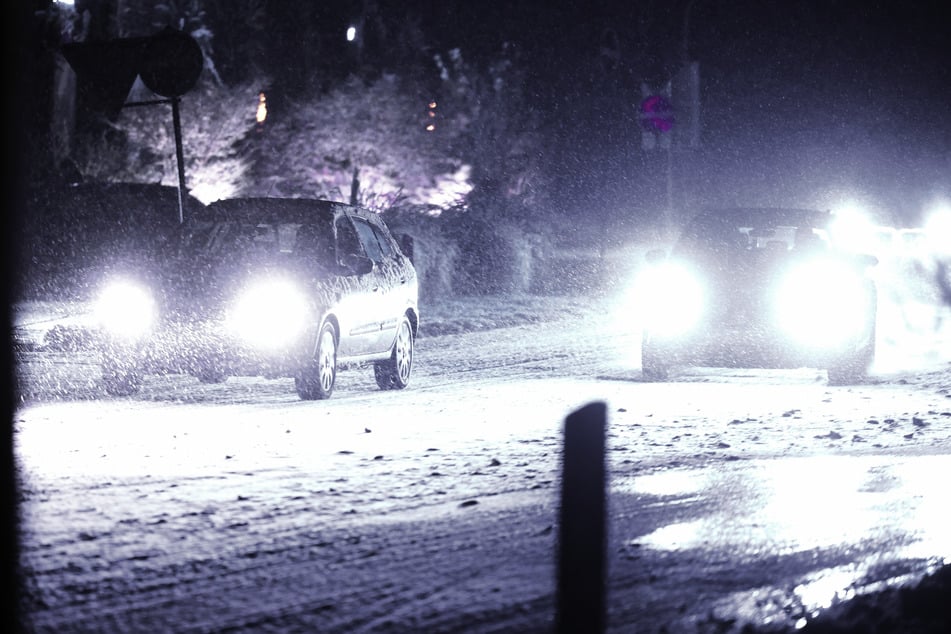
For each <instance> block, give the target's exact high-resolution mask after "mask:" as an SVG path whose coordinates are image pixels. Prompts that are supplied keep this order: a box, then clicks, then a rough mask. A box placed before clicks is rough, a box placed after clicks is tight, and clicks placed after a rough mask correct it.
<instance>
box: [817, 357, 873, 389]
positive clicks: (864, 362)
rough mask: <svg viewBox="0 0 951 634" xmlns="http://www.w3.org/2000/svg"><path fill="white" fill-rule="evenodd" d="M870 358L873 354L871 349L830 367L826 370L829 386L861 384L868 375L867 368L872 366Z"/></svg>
mask: <svg viewBox="0 0 951 634" xmlns="http://www.w3.org/2000/svg"><path fill="white" fill-rule="evenodd" d="M872 358H873V353H872V351H871V349H869V350H865V351H863V352H861V353H859V354H856V355H855V356H852V357H849V358H848V359H843V360H841V361H839V362H837V363H835V364H833V365H830V366H829V367H828V368H827V369H826V372H827V373H828V375H829V385H855V384H857V383H862V382H863V381H864V380H865V377H866V376H867V375H868V368H869V366H871V365H872Z"/></svg>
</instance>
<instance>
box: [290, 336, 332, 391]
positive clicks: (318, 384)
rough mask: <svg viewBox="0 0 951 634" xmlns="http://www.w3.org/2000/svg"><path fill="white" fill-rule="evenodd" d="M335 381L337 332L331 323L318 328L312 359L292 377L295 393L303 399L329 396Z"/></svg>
mask: <svg viewBox="0 0 951 634" xmlns="http://www.w3.org/2000/svg"><path fill="white" fill-rule="evenodd" d="M336 382H337V332H336V330H335V329H334V326H333V324H331V323H329V322H328V323H326V324H324V326H323V328H321V329H320V335H319V336H318V337H317V346H316V351H315V354H314V359H313V360H312V361H311V363H310V364H309V365H308V366H307V367H305V368H302V369H301V370H300V371H299V372H298V373H297V376H295V377H294V387H295V388H297V395H298V396H299V397H300V398H301V400H304V401H316V400H324V399H328V398H330V395H331V394H333V391H334V384H335V383H336Z"/></svg>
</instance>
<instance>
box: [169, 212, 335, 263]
mask: <svg viewBox="0 0 951 634" xmlns="http://www.w3.org/2000/svg"><path fill="white" fill-rule="evenodd" d="M177 255H178V256H179V257H183V258H186V259H188V258H191V259H197V260H204V261H208V260H212V261H216V262H221V263H227V262H233V263H235V264H241V265H253V266H267V265H272V264H289V265H294V264H304V263H312V264H316V265H318V266H321V267H323V268H329V267H331V266H332V265H333V264H334V262H335V251H334V234H333V226H332V224H331V223H330V221H329V218H326V217H317V218H314V219H313V220H312V221H310V222H306V223H304V222H280V221H272V222H255V221H201V220H199V221H195V222H193V223H190V224H189V226H188V227H187V228H186V229H185V230H184V231H183V233H182V239H181V242H180V244H179V245H178V253H177Z"/></svg>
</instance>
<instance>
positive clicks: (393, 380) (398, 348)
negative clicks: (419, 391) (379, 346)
mask: <svg viewBox="0 0 951 634" xmlns="http://www.w3.org/2000/svg"><path fill="white" fill-rule="evenodd" d="M415 351H416V346H415V342H414V340H413V327H412V326H411V325H410V323H409V319H407V318H406V317H403V319H402V320H401V321H400V325H399V327H398V328H397V330H396V341H395V342H394V343H393V352H392V354H391V355H390V358H389V359H387V360H386V361H377V362H376V363H375V364H373V376H374V377H375V378H376V384H377V385H378V386H380V389H381V390H402V389H403V388H405V387H406V386H407V385H409V377H410V374H411V373H412V372H413V358H414V355H415Z"/></svg>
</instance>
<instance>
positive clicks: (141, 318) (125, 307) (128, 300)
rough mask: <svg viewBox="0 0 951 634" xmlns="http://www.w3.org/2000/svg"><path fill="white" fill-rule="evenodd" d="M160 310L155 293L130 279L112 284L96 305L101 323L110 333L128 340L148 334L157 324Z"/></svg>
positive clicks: (98, 320)
mask: <svg viewBox="0 0 951 634" xmlns="http://www.w3.org/2000/svg"><path fill="white" fill-rule="evenodd" d="M156 312H157V311H156V307H155V300H154V299H153V298H152V294H151V293H150V292H149V291H148V290H147V289H146V288H145V287H143V286H141V285H139V284H137V283H135V282H132V281H129V280H116V281H113V282H111V283H109V284H108V285H107V286H106V287H105V288H104V289H103V291H102V293H101V294H100V295H99V298H98V301H97V302H96V307H95V314H96V321H97V323H98V324H99V325H100V326H101V327H102V328H104V329H105V330H106V331H107V332H109V333H110V334H112V335H114V336H117V337H121V338H126V339H136V338H138V337H141V336H142V335H144V334H145V333H147V332H148V331H149V330H150V329H151V328H152V325H153V324H154V323H155V318H156Z"/></svg>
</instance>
